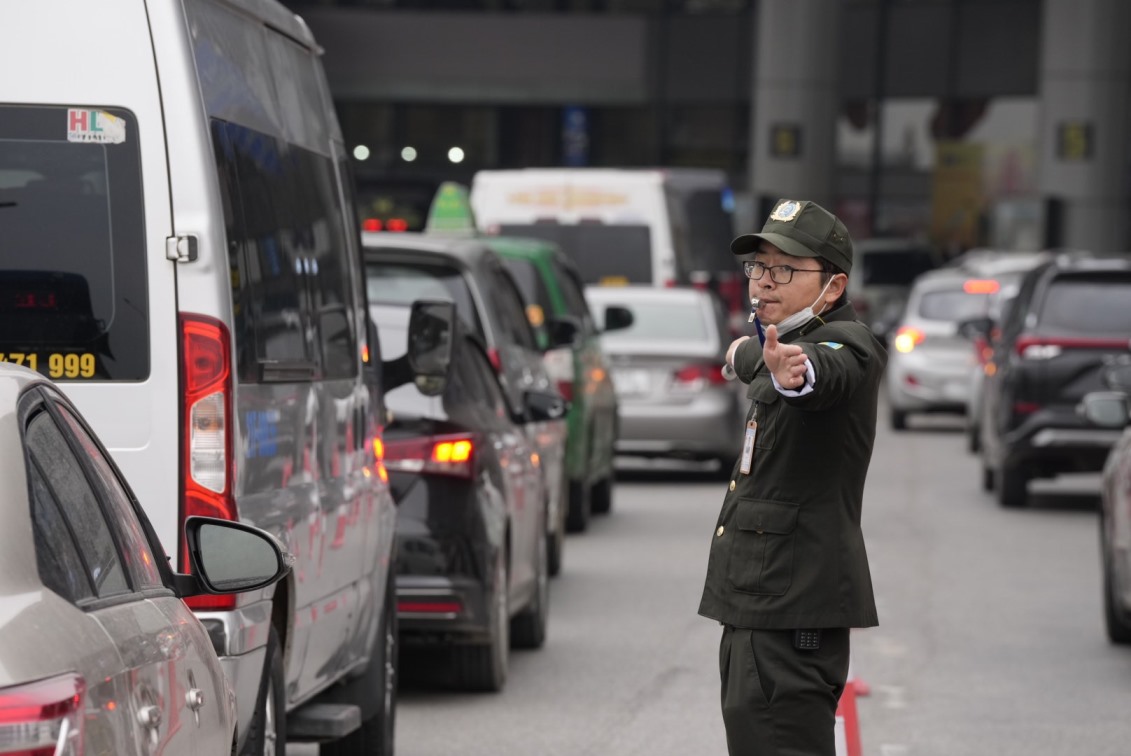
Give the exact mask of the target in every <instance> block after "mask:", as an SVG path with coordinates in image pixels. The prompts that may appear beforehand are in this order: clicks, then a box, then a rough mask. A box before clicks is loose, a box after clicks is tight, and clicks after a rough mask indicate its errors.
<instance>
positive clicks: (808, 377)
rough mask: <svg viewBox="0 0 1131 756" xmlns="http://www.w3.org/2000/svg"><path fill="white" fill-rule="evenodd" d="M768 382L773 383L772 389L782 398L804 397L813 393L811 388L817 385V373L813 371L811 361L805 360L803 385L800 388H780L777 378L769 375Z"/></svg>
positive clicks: (771, 374)
mask: <svg viewBox="0 0 1131 756" xmlns="http://www.w3.org/2000/svg"><path fill="white" fill-rule="evenodd" d="M770 380H771V381H773V382H774V388H776V389H777V390H778V393H779V394H781V395H782V396H805V395H806V394H808V393H811V392H812V391H813V387H814V386H816V385H817V372H816V371H815V370H814V369H813V361H812V360H810V359H808V358H806V360H805V383H803V384H801V388H797V389H787V388H782V386H781V384H780V383H778V379H777V377H776V376H775V375H774V374H773V373H770Z"/></svg>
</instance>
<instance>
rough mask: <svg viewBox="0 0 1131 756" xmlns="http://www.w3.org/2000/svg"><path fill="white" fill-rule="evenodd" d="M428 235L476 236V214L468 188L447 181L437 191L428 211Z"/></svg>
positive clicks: (426, 226) (425, 228)
mask: <svg viewBox="0 0 1131 756" xmlns="http://www.w3.org/2000/svg"><path fill="white" fill-rule="evenodd" d="M424 230H425V232H426V233H430V234H445V235H449V236H475V235H476V230H475V214H474V213H472V212H471V200H470V198H469V194H468V191H467V187H466V186H464V185H463V184H458V183H456V182H455V181H445V182H444V183H442V184H440V188H439V189H437V190H436V195H435V196H434V197H433V198H432V206H431V207H430V208H429V209H428V221H427V223H425V225H424Z"/></svg>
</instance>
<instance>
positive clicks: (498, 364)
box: [487, 347, 503, 373]
mask: <svg viewBox="0 0 1131 756" xmlns="http://www.w3.org/2000/svg"><path fill="white" fill-rule="evenodd" d="M487 359H488V360H490V362H491V367H493V368H495V372H496V373H499V372H502V369H503V360H502V358H501V357H500V356H499V350H498V349H496V348H495V347H491V348H490V349H488V350H487Z"/></svg>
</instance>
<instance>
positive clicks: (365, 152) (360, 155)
mask: <svg viewBox="0 0 1131 756" xmlns="http://www.w3.org/2000/svg"><path fill="white" fill-rule="evenodd" d="M353 156H354V157H355V158H356V159H358V160H368V159H369V148H368V147H366V146H365V145H364V144H359V145H358V146H356V147H354V148H353Z"/></svg>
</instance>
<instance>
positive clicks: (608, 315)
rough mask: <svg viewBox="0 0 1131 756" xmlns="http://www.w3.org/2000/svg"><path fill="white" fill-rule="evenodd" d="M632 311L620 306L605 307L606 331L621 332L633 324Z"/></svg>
mask: <svg viewBox="0 0 1131 756" xmlns="http://www.w3.org/2000/svg"><path fill="white" fill-rule="evenodd" d="M633 320H634V318H633V315H632V310H630V309H628V308H627V307H621V306H620V305H608V306H606V307H605V331H606V332H608V331H621V330H624V329H625V328H628V327H629V326H630V325H632V323H633Z"/></svg>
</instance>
